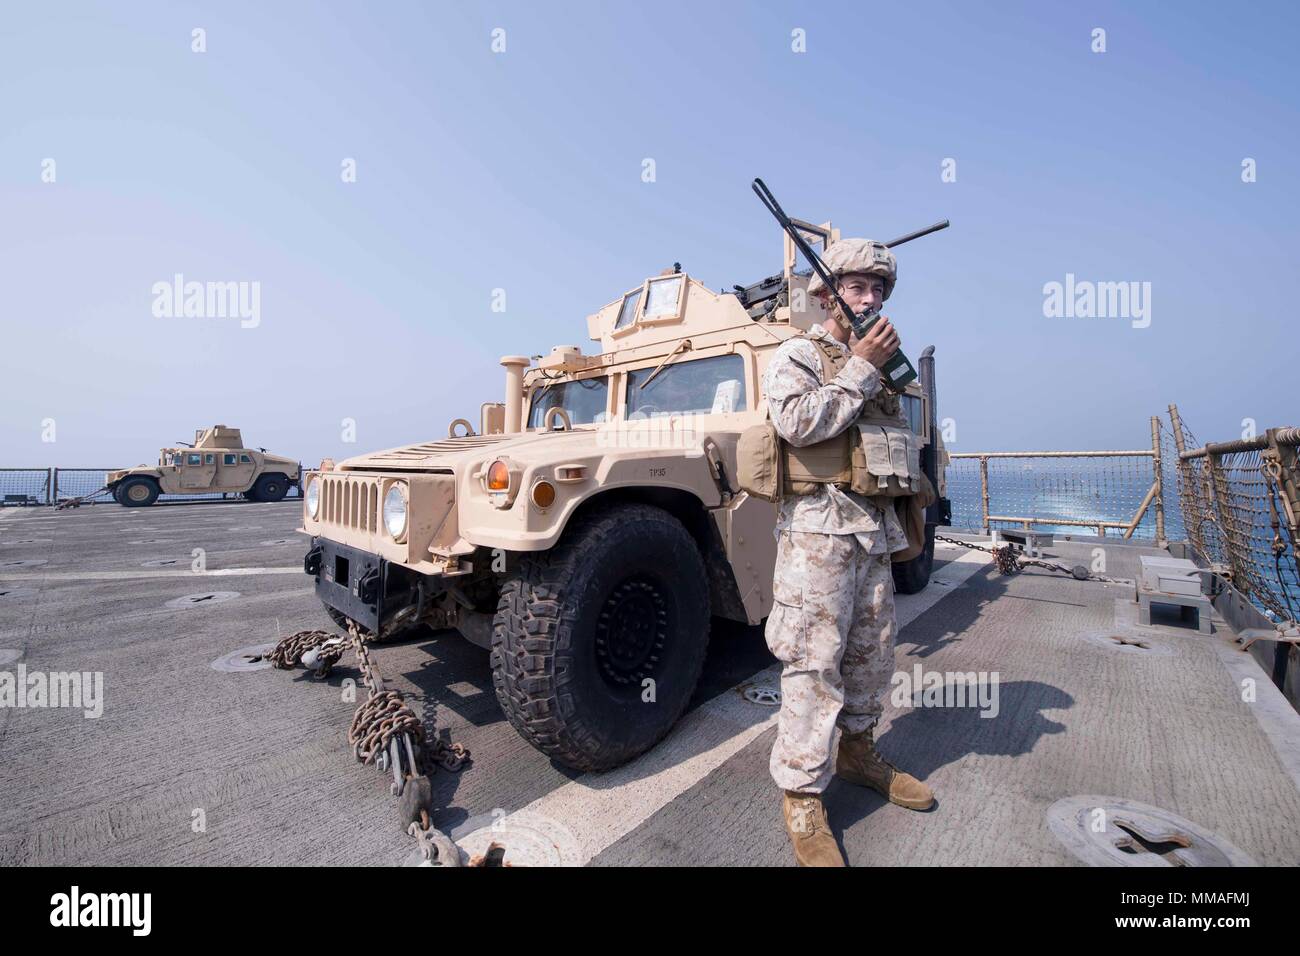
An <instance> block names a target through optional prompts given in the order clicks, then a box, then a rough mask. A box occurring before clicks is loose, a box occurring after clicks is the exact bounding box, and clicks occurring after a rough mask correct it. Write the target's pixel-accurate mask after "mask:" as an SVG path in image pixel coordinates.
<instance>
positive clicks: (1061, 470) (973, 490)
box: [947, 418, 1182, 543]
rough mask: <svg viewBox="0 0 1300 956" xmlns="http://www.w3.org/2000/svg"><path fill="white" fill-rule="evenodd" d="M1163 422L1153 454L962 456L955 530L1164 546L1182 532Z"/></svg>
mask: <svg viewBox="0 0 1300 956" xmlns="http://www.w3.org/2000/svg"><path fill="white" fill-rule="evenodd" d="M1166 444H1167V442H1166V441H1165V438H1164V435H1163V429H1162V426H1161V422H1160V420H1159V419H1158V418H1152V419H1151V447H1150V448H1143V449H1136V450H1130V451H1034V452H962V453H955V454H952V455H951V456H950V458H951V463H950V466H949V468H948V479H947V481H948V498H949V500H950V501H951V502H952V527H953V528H956V529H959V530H964V531H979V532H981V533H983V534H988V533H990V532H991V531H992V530H994V529H996V528H1000V527H1020V528H1025V529H1032V530H1038V531H1048V532H1051V533H1053V534H1071V533H1073V534H1095V535H1099V536H1101V537H1107V536H1110V535H1118V536H1119V537H1121V538H1126V539H1128V538H1136V539H1145V540H1149V541H1153V542H1158V543H1163V542H1164V541H1166V540H1168V539H1169V538H1170V537H1171V536H1172V537H1178V536H1179V535H1181V533H1182V520H1181V516H1180V515H1179V514H1178V513H1177V509H1176V508H1175V509H1173V512H1172V513H1170V511H1168V510H1167V507H1166V506H1167V501H1166V497H1167V496H1166V494H1165V489H1166V488H1172V487H1173V482H1174V469H1173V467H1172V465H1171V463H1170V456H1171V454H1172V448H1169V449H1166Z"/></svg>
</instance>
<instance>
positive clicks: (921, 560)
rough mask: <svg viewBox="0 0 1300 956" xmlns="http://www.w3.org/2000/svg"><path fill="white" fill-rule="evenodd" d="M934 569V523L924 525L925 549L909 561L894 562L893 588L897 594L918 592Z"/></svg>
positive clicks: (927, 582) (927, 581) (923, 588)
mask: <svg viewBox="0 0 1300 956" xmlns="http://www.w3.org/2000/svg"><path fill="white" fill-rule="evenodd" d="M933 569H934V525H932V524H928V525H926V526H925V549H924V550H923V551H922V552H921V553H920V554H918V555H917V556H916V557H914V558H913V559H912V560H911V561H904V562H902V563H901V564H895V565H894V566H893V568H892V570H893V572H894V590H895V591H896V592H897V593H899V594H919V593H920V592H921V591H924V590H925V586H926V585H927V584H929V583H930V572H931V571H932V570H933Z"/></svg>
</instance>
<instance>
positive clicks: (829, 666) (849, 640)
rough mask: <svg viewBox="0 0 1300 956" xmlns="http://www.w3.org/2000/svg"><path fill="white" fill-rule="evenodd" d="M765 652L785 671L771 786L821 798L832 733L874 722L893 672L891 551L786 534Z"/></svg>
mask: <svg viewBox="0 0 1300 956" xmlns="http://www.w3.org/2000/svg"><path fill="white" fill-rule="evenodd" d="M772 590H773V594H774V597H775V602H774V603H773V605H772V613H771V614H770V615H769V617H768V619H767V630H766V637H767V646H768V648H769V650H771V651H772V653H773V654H774V655H776V658H777V660H779V661H780V662H781V663H782V664H783V665H784V667H783V669H782V671H781V713H780V715H779V717H778V726H777V735H776V743H775V744H774V745H773V747H772V759H771V763H770V769H771V772H772V779H773V780H775V781H776V784H777V786H779V787H780V788H781V789H783V790H795V791H799V792H802V793H821V792H822V791H823V790H825V789H826V787H827V785H829V783H830V780H831V777H832V775H833V773H834V745H835V727H836V725H837V724H838V725H839V726H840V727H841V728H842V729H843V730H844V731H846V732H848V733H860V732H862V731H864V730H867V729H868V728H870V727H872V726H874V725H875V723H876V721H877V720H879V718H880V715H881V712H882V710H883V703H882V701H883V699H884V696H885V692H886V690H887V689H888V687H889V681H890V677H891V676H892V674H893V673H894V634H895V632H896V631H897V629H898V624H897V621H896V619H895V617H894V578H893V575H892V573H891V572H890V559H889V554H888V553H884V552H882V553H879V554H869V553H868V552H867V549H866V548H864V547H863V546H862V544H861V543H860V541H859V540H858V538H857V537H855V536H854V535H851V534H816V533H807V532H798V531H782V532H781V533H780V539H779V541H778V543H777V558H776V574H775V576H774V578H773V586H772Z"/></svg>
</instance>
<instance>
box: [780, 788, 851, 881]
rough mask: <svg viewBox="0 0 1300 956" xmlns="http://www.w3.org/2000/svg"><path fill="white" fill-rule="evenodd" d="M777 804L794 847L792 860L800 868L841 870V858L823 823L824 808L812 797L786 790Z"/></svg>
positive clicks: (820, 801) (814, 796)
mask: <svg viewBox="0 0 1300 956" xmlns="http://www.w3.org/2000/svg"><path fill="white" fill-rule="evenodd" d="M784 793H785V799H784V800H782V801H781V810H782V812H783V813H784V814H785V829H786V832H787V833H789V834H790V845H791V846H793V847H794V860H795V862H796V863H798V864H799V865H800V866H844V865H845V863H844V855H843V854H842V853H840V846H839V844H838V843H836V842H835V837H834V836H832V835H831V828H830V826H829V824H827V822H826V808H825V807H824V806H822V798H821V795H820V794H816V793H795V792H794V791H792V790H786V791H784Z"/></svg>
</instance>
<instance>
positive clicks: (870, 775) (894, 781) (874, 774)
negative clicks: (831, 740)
mask: <svg viewBox="0 0 1300 956" xmlns="http://www.w3.org/2000/svg"><path fill="white" fill-rule="evenodd" d="M835 775H836V776H837V777H840V778H842V779H844V780H847V781H848V782H849V783H856V784H857V785H858V786H860V787H870V788H871V789H872V790H876V791H878V792H879V793H880V794H881V795H882V796H884V797H886V798H888V800H889V802H890V803H896V804H898V805H899V806H900V807H907V808H908V809H909V810H929V809H930V807H931V806H933V805H934V791H932V790H931V789H930V788H929V787H927V786H926V785H925V784H923V783H922V782H921V781H920V780H917V779H916V778H915V777H913V776H912V775H911V774H908V773H903V771H901V770H899V769H898V768H897V767H895V766H894V765H893V764H891V763H889V762H887V761H886V760H885V758H883V757H882V756H880V754H878V753H876V745H875V741H873V740H872V739H871V731H870V730H865V731H863V732H862V733H860V734H847V733H846V734H841V735H840V750H839V756H838V757H837V758H836V760H835Z"/></svg>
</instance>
